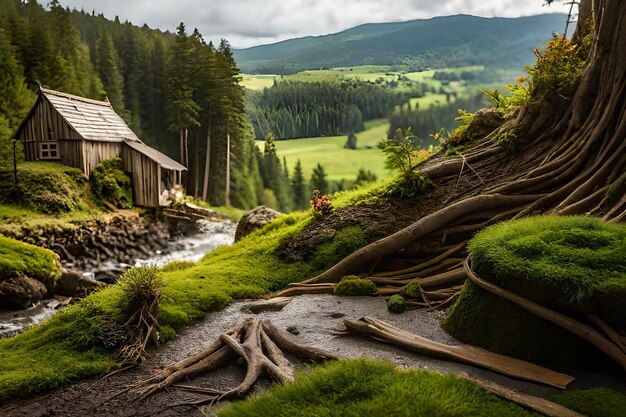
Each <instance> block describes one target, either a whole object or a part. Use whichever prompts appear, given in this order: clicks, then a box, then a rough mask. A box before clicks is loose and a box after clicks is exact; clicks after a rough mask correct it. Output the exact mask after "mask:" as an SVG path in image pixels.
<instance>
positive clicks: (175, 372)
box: [132, 317, 342, 406]
mask: <svg viewBox="0 0 626 417" xmlns="http://www.w3.org/2000/svg"><path fill="white" fill-rule="evenodd" d="M284 352H289V353H291V354H293V355H295V356H296V357H298V358H300V359H302V360H312V361H317V362H321V361H327V360H337V359H342V357H341V356H339V355H336V354H334V353H331V352H327V351H325V350H323V349H318V348H313V347H308V346H304V345H301V344H298V343H296V342H294V341H293V340H291V338H290V337H289V336H287V335H286V334H284V333H283V332H282V331H280V330H278V329H277V328H276V327H275V326H274V325H272V324H271V323H270V322H269V321H267V320H264V319H262V318H260V317H249V318H246V319H244V320H242V321H240V322H239V323H237V324H236V325H235V326H234V327H233V328H231V329H230V330H228V331H226V332H224V333H222V334H221V335H220V336H219V338H218V339H217V340H216V341H215V342H213V343H212V344H211V345H210V346H209V347H207V348H206V349H204V350H203V351H201V352H199V353H197V354H196V355H193V356H190V357H188V358H186V359H184V360H182V361H180V362H177V363H175V364H173V365H170V366H168V367H166V368H165V369H162V370H160V371H158V372H156V373H155V374H154V375H152V376H151V377H150V378H148V379H146V380H144V381H140V382H139V383H137V384H136V385H134V386H133V387H132V389H133V390H135V391H136V392H137V393H138V394H139V395H140V396H141V397H142V398H146V397H148V396H150V395H152V394H154V393H156V392H158V391H160V390H163V389H165V388H167V387H174V388H179V389H182V390H185V391H189V392H195V393H197V394H201V395H202V398H201V399H200V400H198V401H196V402H193V403H184V404H182V403H181V404H176V405H196V406H197V405H201V404H206V403H210V402H216V401H220V400H224V399H233V398H242V397H244V396H246V395H247V394H248V393H249V392H250V390H251V389H252V387H254V385H255V383H256V381H257V380H258V379H259V378H261V377H262V376H263V375H264V374H267V375H268V376H270V377H271V378H272V379H273V380H274V381H277V382H280V383H285V382H291V381H293V367H292V365H291V363H290V362H289V360H288V359H287V357H286V356H285V354H284ZM237 357H239V358H241V359H242V360H243V362H244V363H245V364H246V367H247V371H246V376H245V378H244V379H243V381H242V382H241V384H239V385H238V386H237V387H235V388H233V389H231V390H229V391H219V390H214V389H211V388H206V387H197V386H192V385H179V384H177V383H178V382H181V381H185V380H188V379H190V378H193V377H196V376H198V375H200V374H203V373H206V372H208V371H211V370H213V369H216V368H218V367H220V366H222V365H224V364H226V363H228V362H229V361H232V360H235V359H236V358H237Z"/></svg>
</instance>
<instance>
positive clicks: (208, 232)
mask: <svg viewBox="0 0 626 417" xmlns="http://www.w3.org/2000/svg"><path fill="white" fill-rule="evenodd" d="M235 229H236V224H234V223H232V222H209V221H205V220H199V221H198V222H197V232H196V233H194V234H192V235H189V236H183V237H181V238H179V239H176V240H175V241H173V242H170V244H169V246H170V248H171V249H170V250H166V251H165V252H164V253H161V252H160V251H158V252H157V253H155V254H154V256H152V257H150V258H147V259H136V260H135V266H141V265H145V264H156V265H157V266H163V265H165V264H167V263H169V262H172V261H192V262H198V261H199V260H200V259H201V258H202V257H203V256H204V255H205V254H207V253H208V252H211V251H213V250H215V249H216V248H218V247H219V246H228V245H232V243H233V241H234V239H235ZM125 267H128V265H124V264H117V263H114V262H111V261H107V262H105V263H104V264H103V265H100V266H99V268H98V269H99V270H109V271H122V270H123V269H124V268H125ZM83 272H84V273H85V275H87V276H90V277H92V278H93V277H94V276H97V273H96V272H95V271H83ZM68 302H69V299H67V298H65V297H55V298H52V299H49V300H43V301H42V302H40V303H39V304H37V305H35V306H33V307H31V308H29V309H27V310H17V311H9V310H0V339H1V338H6V337H12V336H15V335H17V334H19V333H21V332H23V331H24V330H25V329H27V328H28V327H30V326H32V325H34V324H37V323H41V322H42V321H44V320H47V319H48V318H50V317H51V316H52V315H54V314H55V313H56V312H58V311H59V310H60V309H62V308H63V307H64V306H66V305H67V303H68Z"/></svg>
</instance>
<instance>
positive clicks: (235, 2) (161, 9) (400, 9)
mask: <svg viewBox="0 0 626 417" xmlns="http://www.w3.org/2000/svg"><path fill="white" fill-rule="evenodd" d="M542 3H543V2H542V0H524V1H522V2H520V1H519V0H440V1H432V0H395V1H380V0H289V1H285V0H261V1H259V0H229V1H222V0H175V1H171V0H107V1H105V2H103V1H102V0H61V4H63V5H64V6H69V7H71V8H74V7H75V8H77V9H79V10H80V9H84V10H85V11H87V12H91V11H92V10H95V12H96V13H104V15H105V16H106V17H108V18H111V19H112V18H114V17H115V16H116V15H118V16H119V17H120V20H122V21H124V20H129V21H131V22H132V23H134V24H136V25H143V24H144V23H147V24H148V25H149V26H151V27H154V28H160V29H162V30H170V31H174V29H175V28H176V26H177V25H178V23H179V22H181V21H182V22H185V24H186V26H187V28H189V31H191V30H193V28H195V27H197V28H198V29H199V30H200V32H201V33H202V34H203V35H204V37H205V38H206V39H207V40H213V41H214V42H218V41H219V40H220V39H221V38H226V39H228V40H229V41H230V43H231V44H232V45H233V46H240V47H247V46H252V45H258V44H263V43H269V42H276V41H279V40H283V39H289V38H294V37H301V36H307V35H323V34H328V33H334V32H338V31H341V30H344V29H347V28H350V27H353V26H356V25H359V24H363V23H372V22H389V21H400V20H411V19H425V18H430V17H433V16H445V15H451V14H461V13H462V14H473V15H478V16H485V17H492V16H500V17H516V16H528V15H533V14H541V13H556V12H561V13H562V12H567V11H568V9H569V6H566V5H562V4H558V5H557V4H554V5H552V6H550V7H544V6H542Z"/></svg>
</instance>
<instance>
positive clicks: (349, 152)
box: [257, 121, 391, 181]
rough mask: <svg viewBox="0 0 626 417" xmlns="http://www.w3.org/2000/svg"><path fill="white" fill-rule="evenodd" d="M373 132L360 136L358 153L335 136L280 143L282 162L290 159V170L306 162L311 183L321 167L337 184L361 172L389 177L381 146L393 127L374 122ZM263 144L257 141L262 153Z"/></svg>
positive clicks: (277, 147)
mask: <svg viewBox="0 0 626 417" xmlns="http://www.w3.org/2000/svg"><path fill="white" fill-rule="evenodd" d="M370 126H371V127H370V128H369V129H367V130H364V131H363V132H360V133H357V134H356V137H357V149H345V148H344V147H343V146H344V144H345V143H346V136H331V137H318V138H306V139H291V140H280V141H276V142H275V144H276V151H277V152H278V156H279V158H281V159H282V158H283V157H285V158H286V159H287V166H288V167H289V169H290V170H293V167H295V166H296V162H297V160H298V159H300V161H301V162H302V170H303V172H304V178H305V179H307V180H308V179H309V178H310V177H311V173H312V172H313V168H314V167H315V166H316V165H317V164H318V163H321V164H322V166H323V167H324V169H325V171H326V174H327V178H328V179H330V180H333V181H339V180H341V179H346V180H354V179H356V176H357V173H358V172H359V169H361V168H364V169H366V170H368V169H369V170H370V171H372V172H373V173H374V174H376V175H377V176H378V178H385V177H389V176H390V175H391V173H390V172H389V171H388V170H386V169H385V158H384V155H383V153H382V152H381V150H380V149H378V148H377V145H378V143H379V142H380V141H381V140H382V139H383V138H385V137H386V136H387V130H388V129H389V125H388V124H387V123H384V124H383V123H381V122H380V121H374V122H372V123H371V124H370ZM263 143H264V142H263V141H257V146H259V147H260V148H261V149H262V147H263Z"/></svg>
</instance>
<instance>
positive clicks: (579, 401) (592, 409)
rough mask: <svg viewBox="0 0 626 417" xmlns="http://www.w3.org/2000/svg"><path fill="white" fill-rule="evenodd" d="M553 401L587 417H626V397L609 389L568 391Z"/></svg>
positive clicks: (558, 395)
mask: <svg viewBox="0 0 626 417" xmlns="http://www.w3.org/2000/svg"><path fill="white" fill-rule="evenodd" d="M553 401H555V402H556V403H558V404H561V405H562V406H564V407H567V408H569V409H572V410H575V411H578V412H579V413H582V414H584V415H586V416H587V417H624V416H626V395H625V394H624V393H623V392H618V391H615V390H612V389H609V388H592V389H586V390H567V391H563V392H561V393H558V394H557V395H556V396H555V397H554V398H553Z"/></svg>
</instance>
